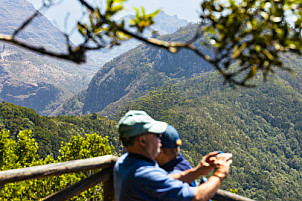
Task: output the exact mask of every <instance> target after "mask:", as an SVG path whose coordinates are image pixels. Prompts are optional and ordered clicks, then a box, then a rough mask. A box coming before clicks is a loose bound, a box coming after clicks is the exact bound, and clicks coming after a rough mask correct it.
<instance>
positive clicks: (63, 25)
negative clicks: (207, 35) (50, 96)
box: [27, 0, 201, 42]
mask: <svg viewBox="0 0 302 201" xmlns="http://www.w3.org/2000/svg"><path fill="white" fill-rule="evenodd" d="M27 1H29V2H31V3H32V4H33V5H34V6H35V8H36V9H39V8H40V7H41V2H42V0H27ZM54 2H61V3H59V4H58V5H57V6H54V7H52V9H49V10H48V11H47V12H42V13H43V14H44V15H45V16H46V17H48V18H49V19H50V21H51V22H53V23H54V24H56V25H57V27H58V28H59V29H60V30H62V31H64V32H67V33H69V32H70V31H71V30H72V28H73V27H72V25H74V24H75V21H77V20H79V19H81V13H82V10H81V7H80V4H79V3H78V1H77V0H55V1H54ZM88 2H90V3H91V4H94V5H99V6H100V7H104V6H102V5H104V4H105V3H104V2H105V1H104V0H88ZM200 2H201V0H127V2H126V4H125V8H126V9H125V11H124V12H123V13H124V14H126V13H133V7H136V8H140V7H141V6H143V7H144V8H145V10H146V11H147V12H154V11H155V10H157V9H161V10H162V11H164V12H165V13H167V14H169V15H177V16H178V18H181V19H186V20H188V21H191V22H196V21H198V19H199V18H198V16H199V13H200V7H199V6H200ZM66 16H69V17H68V20H67V22H66V20H65V19H67V18H66ZM72 39H73V40H76V37H73V38H72ZM74 42H75V41H74Z"/></svg>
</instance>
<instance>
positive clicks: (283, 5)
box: [0, 0, 302, 87]
mask: <svg viewBox="0 0 302 201" xmlns="http://www.w3.org/2000/svg"><path fill="white" fill-rule="evenodd" d="M78 1H79V2H80V3H81V5H82V6H83V7H84V8H86V9H87V13H88V15H89V23H81V22H78V24H77V27H78V31H79V32H80V34H81V35H82V37H83V39H84V42H83V43H81V44H80V45H78V46H77V47H73V46H72V44H71V43H70V41H69V36H68V35H67V34H65V36H66V41H67V50H68V53H66V54H62V53H55V52H51V51H48V50H46V49H44V48H43V47H33V46H31V45H29V44H26V43H25V42H23V41H22V40H19V39H17V38H16V36H17V34H18V33H19V32H20V30H22V29H24V28H25V27H26V26H27V25H28V24H29V23H30V22H31V21H32V20H33V19H34V18H35V17H37V16H38V13H37V12H36V13H35V14H33V15H32V16H31V17H30V18H29V19H28V20H26V21H25V22H24V23H23V24H22V25H21V26H20V27H19V28H18V29H17V30H16V31H15V33H14V34H13V35H12V36H4V35H0V40H2V41H5V42H9V43H12V44H15V45H17V46H21V47H24V48H27V49H30V50H33V51H36V52H39V53H42V54H45V55H49V56H53V57H56V58H61V59H66V60H70V61H73V62H76V63H83V62H85V61H86V57H85V55H86V52H87V51H90V50H98V49H102V48H105V47H108V46H110V47H113V46H117V45H120V44H121V42H122V41H125V40H128V39H129V38H135V39H138V40H140V41H142V42H145V43H147V44H150V45H154V46H157V47H159V48H164V49H167V50H168V51H170V52H172V53H176V52H178V51H179V50H181V49H189V50H191V51H194V52H195V53H196V54H197V55H198V56H200V57H201V59H204V60H206V61H208V62H209V63H210V64H212V65H213V67H214V68H216V69H217V70H218V71H219V72H220V74H221V75H222V76H223V77H224V78H225V81H226V82H229V83H231V84H234V85H239V86H245V87H252V86H253V85H252V84H251V83H250V82H249V80H251V79H252V78H254V77H255V76H256V74H257V73H258V72H261V73H262V74H263V76H264V79H266V78H267V76H268V75H269V74H270V73H274V69H275V68H280V69H282V70H287V71H289V72H292V70H291V69H289V68H287V67H284V66H283V64H282V61H281V57H280V54H279V53H281V52H292V53H296V54H299V55H301V50H302V37H301V28H302V25H301V22H302V4H301V2H300V1H299V0H253V1H250V0H239V1H234V0H228V1H219V0H205V1H203V2H202V3H201V5H200V6H201V15H200V19H201V23H200V27H199V28H198V30H196V34H195V35H194V36H193V38H191V39H188V40H187V42H168V41H162V40H158V39H155V38H146V37H144V36H142V33H143V32H144V30H145V29H146V28H147V27H149V26H150V25H152V24H154V20H153V18H154V16H155V15H156V14H157V13H158V12H159V11H156V12H154V13H151V14H146V13H145V10H144V8H142V9H141V11H139V10H138V9H135V10H136V16H135V17H134V18H133V19H131V20H130V24H129V25H126V24H128V23H126V22H125V21H124V20H121V21H118V20H115V17H116V15H117V14H118V13H120V12H121V11H122V10H123V8H124V6H123V3H124V2H126V0H107V4H106V9H104V8H103V9H102V8H98V7H94V6H93V5H91V4H90V3H88V1H85V0H78ZM46 6H48V7H50V5H46ZM46 6H45V7H46ZM288 19H290V21H291V23H290V24H289V22H288ZM201 38H203V39H204V38H206V39H208V40H207V41H206V42H204V43H203V45H206V46H209V47H210V48H211V49H212V53H213V54H205V53H203V52H202V51H201V50H199V49H198V48H197V46H195V43H196V42H199V41H200V40H199V39H201ZM234 63H237V64H238V65H236V66H237V67H236V68H233V67H232V68H231V66H232V64H234Z"/></svg>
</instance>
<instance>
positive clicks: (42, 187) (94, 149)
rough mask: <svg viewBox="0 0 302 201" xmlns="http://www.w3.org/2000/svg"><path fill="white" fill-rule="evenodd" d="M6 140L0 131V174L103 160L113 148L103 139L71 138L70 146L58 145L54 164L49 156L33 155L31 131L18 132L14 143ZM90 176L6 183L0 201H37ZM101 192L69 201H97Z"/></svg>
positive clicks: (96, 190) (5, 133)
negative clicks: (67, 162) (86, 160)
mask: <svg viewBox="0 0 302 201" xmlns="http://www.w3.org/2000/svg"><path fill="white" fill-rule="evenodd" d="M8 137H9V131H4V130H2V131H1V132H0V145H1V149H0V154H1V155H0V157H1V167H0V170H8V169H17V168H24V167H31V166H36V165H45V164H49V163H57V162H64V161H69V160H76V159H84V158H91V157H96V156H103V155H108V154H112V152H111V150H113V147H112V146H111V145H109V143H108V138H107V137H106V138H103V137H101V136H99V135H97V134H87V135H85V137H80V136H72V138H71V139H70V142H68V143H65V144H64V143H63V142H62V146H61V149H60V156H59V157H58V160H55V159H54V158H53V157H52V156H50V155H48V156H47V157H45V158H44V159H40V158H39V155H38V154H37V148H38V144H37V143H36V142H35V139H33V138H32V136H31V131H28V130H24V131H21V132H20V133H19V134H18V136H17V137H18V139H17V140H16V141H15V140H12V139H9V138H8ZM94 172H96V171H89V172H82V173H71V174H68V175H61V176H55V177H50V178H44V179H34V180H28V181H22V182H15V183H9V184H6V185H4V186H2V187H1V188H0V197H1V198H2V199H5V200H38V199H41V198H44V197H46V196H48V195H50V194H52V193H54V192H56V191H59V190H62V189H64V188H65V187H67V186H69V185H71V184H73V183H75V182H78V181H80V180H81V179H83V178H86V177H87V176H89V175H91V174H93V173H94ZM101 192H102V188H101V186H95V187H93V188H90V189H89V190H87V191H85V192H83V193H81V194H80V195H78V196H76V197H74V198H72V199H71V200H87V199H92V200H101V199H102V193H101Z"/></svg>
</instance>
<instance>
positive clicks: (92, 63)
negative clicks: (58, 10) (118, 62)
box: [0, 0, 187, 115]
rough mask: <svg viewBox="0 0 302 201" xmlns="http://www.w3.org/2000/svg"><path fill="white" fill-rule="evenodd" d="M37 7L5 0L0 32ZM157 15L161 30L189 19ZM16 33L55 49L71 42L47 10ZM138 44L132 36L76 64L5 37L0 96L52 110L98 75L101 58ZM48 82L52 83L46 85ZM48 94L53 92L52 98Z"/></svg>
mask: <svg viewBox="0 0 302 201" xmlns="http://www.w3.org/2000/svg"><path fill="white" fill-rule="evenodd" d="M34 12H35V9H34V8H33V6H32V5H31V4H30V3H29V2H27V1H25V0H20V1H17V0H13V1H9V0H1V8H0V26H1V27H5V29H2V30H1V31H0V33H1V34H6V35H11V34H12V33H13V32H14V30H16V28H18V27H19V26H20V25H21V24H22V23H23V22H24V20H25V19H27V18H29V17H30V16H31V15H32V14H33V13H34ZM126 18H129V16H128V17H126ZM157 20H158V21H159V23H158V24H157V25H156V26H155V27H154V28H155V29H157V30H159V32H160V33H161V34H166V33H170V32H173V31H176V30H177V29H178V28H179V27H181V26H183V25H185V24H186V23H187V21H185V20H181V19H178V18H177V17H176V16H174V17H172V16H168V15H166V14H165V13H163V12H162V13H159V14H158V17H157ZM167 24H169V25H167ZM17 38H18V39H21V40H25V41H26V42H27V43H28V44H32V45H35V46H38V47H39V46H43V47H45V48H46V49H48V50H51V51H59V52H64V51H65V48H66V47H65V43H66V41H65V37H64V35H63V34H62V33H61V32H60V31H59V30H58V29H57V28H55V27H54V26H53V25H52V24H51V23H50V21H49V20H48V19H47V18H46V17H44V16H43V15H40V16H39V17H37V18H35V19H34V20H33V21H32V22H31V23H30V24H29V25H28V26H26V28H25V29H24V30H22V31H21V32H20V33H19V34H18V35H17ZM137 45H138V42H137V41H135V40H132V41H128V42H126V44H124V45H122V46H121V47H117V48H113V49H110V48H108V49H103V50H101V51H96V52H92V53H90V54H89V55H88V62H87V63H86V64H83V65H76V64H73V63H70V62H66V61H61V60H58V59H54V58H50V57H47V56H43V55H39V54H36V53H32V52H30V51H27V50H24V49H22V48H19V47H16V46H13V45H9V44H5V43H1V42H0V66H1V73H2V74H1V75H0V76H1V77H2V79H1V80H2V83H0V86H5V87H6V88H4V89H1V88H0V91H1V90H2V92H1V93H0V99H1V100H4V101H9V102H12V103H15V104H18V105H22V106H26V107H31V108H33V109H35V110H36V111H37V112H38V113H39V114H43V115H50V114H51V113H55V112H54V110H56V108H57V107H58V106H59V105H60V104H61V103H62V102H63V101H65V100H66V99H68V98H70V97H71V96H72V94H77V93H78V92H79V91H81V90H83V89H85V88H87V86H88V84H89V82H90V80H91V79H92V77H93V75H94V74H95V73H96V72H97V71H98V70H99V69H100V68H101V66H102V64H104V63H105V62H106V61H109V60H110V59H112V58H113V57H115V56H117V55H119V54H121V53H122V52H125V51H127V50H128V49H131V48H133V47H135V46H137ZM10 79H12V80H10ZM12 83H14V84H13V85H14V86H13V87H11V84H12ZM25 85H26V86H25ZM29 86H30V87H33V86H35V89H33V88H32V89H30V90H29V91H28V90H27V89H29V88H30V87H29ZM45 86H47V87H46V88H45ZM23 87H25V88H24V90H22V88H23ZM40 87H41V88H40ZM17 88H18V90H19V91H23V92H22V93H19V94H17V95H14V92H10V91H9V90H16V89H17ZM45 90H46V91H47V93H48V94H49V96H48V98H46V97H41V95H42V93H36V92H37V91H45ZM29 94H30V96H29ZM24 97H30V98H24ZM49 97H51V98H50V99H49ZM45 99H47V100H45ZM39 100H45V101H39ZM57 110H58V109H57Z"/></svg>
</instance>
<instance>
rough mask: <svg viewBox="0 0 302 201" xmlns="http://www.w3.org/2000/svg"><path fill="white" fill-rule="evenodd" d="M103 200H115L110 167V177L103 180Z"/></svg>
mask: <svg viewBox="0 0 302 201" xmlns="http://www.w3.org/2000/svg"><path fill="white" fill-rule="evenodd" d="M103 192H104V201H115V198H114V188H113V168H112V169H111V174H110V178H109V179H108V180H107V181H104V182H103Z"/></svg>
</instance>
